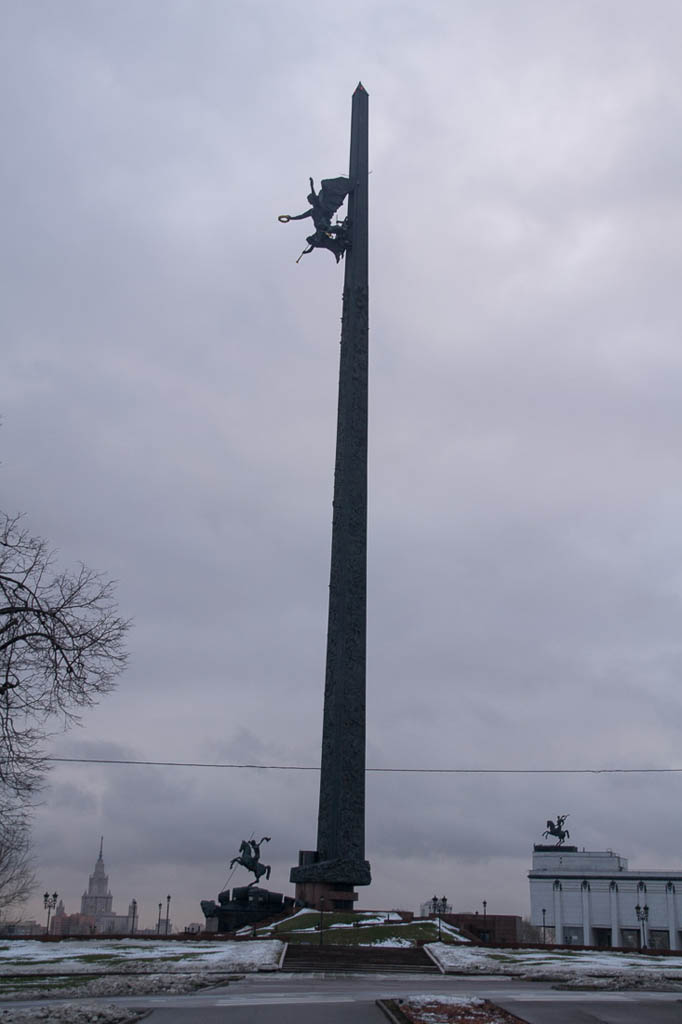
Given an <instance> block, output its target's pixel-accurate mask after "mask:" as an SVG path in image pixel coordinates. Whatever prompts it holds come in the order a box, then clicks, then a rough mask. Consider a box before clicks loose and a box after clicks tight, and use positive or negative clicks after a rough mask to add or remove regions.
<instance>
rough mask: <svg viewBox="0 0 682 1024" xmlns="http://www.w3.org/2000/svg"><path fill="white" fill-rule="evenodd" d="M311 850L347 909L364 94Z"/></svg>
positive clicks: (363, 600) (362, 611)
mask: <svg viewBox="0 0 682 1024" xmlns="http://www.w3.org/2000/svg"><path fill="white" fill-rule="evenodd" d="M348 177H349V183H350V193H349V196H348V239H349V247H348V249H347V251H346V255H345V263H346V265H345V276H344V285H343V318H342V328H341V360H340V367H339V408H338V421H337V433H336V467H335V472H334V513H333V521H332V553H331V574H330V583H329V621H328V626H327V669H326V678H325V691H324V724H323V732H322V763H321V774H320V805H319V813H318V825H317V850H302V851H301V852H300V855H299V866H298V867H295V868H292V869H291V881H292V882H295V883H296V895H297V897H298V898H299V899H302V900H304V901H305V902H306V903H308V904H309V905H311V906H317V907H319V906H320V903H321V900H324V905H325V906H326V907H327V908H328V909H331V908H332V907H333V908H337V909H349V908H352V906H353V901H354V900H356V899H357V893H355V892H354V891H353V890H354V886H356V885H369V883H370V882H371V880H372V879H371V874H370V867H369V863H368V861H366V860H365V662H366V656H365V650H366V642H365V638H366V618H367V596H366V593H367V371H368V335H369V323H368V299H369V292H368V282H367V270H368V260H367V249H368V194H367V185H368V95H367V92H366V91H365V89H364V87H363V86H362V84H359V85H358V87H357V89H356V90H355V92H354V94H353V108H352V116H351V133H350V169H349V175H348Z"/></svg>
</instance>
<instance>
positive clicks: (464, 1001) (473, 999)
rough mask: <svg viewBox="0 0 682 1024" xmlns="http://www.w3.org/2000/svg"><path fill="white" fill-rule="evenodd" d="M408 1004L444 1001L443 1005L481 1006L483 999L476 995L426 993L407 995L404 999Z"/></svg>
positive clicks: (418, 1004) (415, 1004) (416, 1004)
mask: <svg viewBox="0 0 682 1024" xmlns="http://www.w3.org/2000/svg"><path fill="white" fill-rule="evenodd" d="M404 1002H405V1003H407V1005H408V1006H425V1005H426V1004H427V1003H444V1004H445V1006H482V1005H483V1000H482V999H480V998H479V997H478V996H444V995H443V994H442V992H439V993H438V994H430V993H428V992H427V993H426V994H424V995H421V996H407V998H406V999H405V1000H404Z"/></svg>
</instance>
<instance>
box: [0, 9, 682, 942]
mask: <svg viewBox="0 0 682 1024" xmlns="http://www.w3.org/2000/svg"><path fill="white" fill-rule="evenodd" d="M681 20H682V16H681V15H680V12H679V9H678V6H677V5H676V4H673V3H671V2H667V0H664V2H660V3H659V4H657V6H656V12H655V16H654V14H652V13H651V12H648V11H646V10H645V9H643V8H642V7H641V6H640V5H638V4H632V3H624V2H622V0H620V2H618V3H616V2H615V0H613V2H611V0H600V2H599V3H593V2H592V3H589V4H588V3H575V4H572V5H571V7H570V9H569V8H567V7H565V5H564V6H562V5H559V4H547V3H543V4H540V3H537V2H535V0H526V2H523V3H517V4H515V5H514V6H513V8H512V7H510V6H509V5H507V4H503V3H491V4H488V5H486V7H485V9H484V10H482V9H481V8H480V5H471V4H459V5H457V7H456V8H453V7H452V5H450V4H443V3H438V2H431V3H427V4H426V5H424V4H422V5H420V6H419V8H418V9H417V8H416V7H415V8H414V9H413V8H410V7H409V6H406V5H402V6H400V5H399V6H398V7H397V8H396V5H395V4H390V5H389V4H388V3H385V2H383V0H372V2H371V3H369V4H366V3H363V4H360V3H359V2H357V3H351V4H350V6H348V5H346V7H345V8H344V11H343V12H341V11H340V10H339V9H337V8H335V7H334V6H333V5H330V4H322V5H318V6H317V7H316V8H314V9H312V10H311V9H310V8H309V7H308V6H304V5H303V4H302V3H299V2H293V0H292V2H287V3H285V4H280V5H278V7H277V8H276V9H275V8H273V7H272V5H271V4H265V3H249V4H248V5H247V4H236V3H235V4H231V5H229V7H225V5H224V4H219V3H213V2H207V3H204V4H203V5H202V7H201V12H200V15H199V16H197V12H196V11H195V10H194V9H193V10H192V11H190V9H189V7H188V6H187V5H186V4H184V3H182V2H180V0H167V2H165V3H164V4H163V5H158V4H149V5H139V4H126V3H123V4H117V5H115V6H111V5H106V4H98V5H93V4H90V3H87V4H86V3H82V2H77V0H71V2H70V3H68V4H66V5H64V4H62V5H59V6H54V5H52V6H51V5H45V4H42V3H34V2H22V3H21V4H19V3H17V4H10V5H9V8H8V14H7V27H8V31H7V32H6V33H5V34H4V36H5V38H4V42H3V44H2V45H3V53H2V56H3V61H2V66H3V77H4V79H5V85H6V88H5V89H4V90H2V92H1V93H0V97H1V98H0V103H1V104H2V108H3V109H2V113H3V124H4V125H5V143H6V144H5V150H6V154H7V159H6V160H5V161H4V162H3V169H2V171H0V174H2V178H1V185H2V194H3V195H4V196H5V209H4V214H5V217H4V227H5V231H4V235H5V245H4V247H3V250H2V257H1V258H2V280H3V282H4V288H3V302H2V321H3V322H2V327H3V338H4V340H5V345H4V353H3V354H4V359H3V374H2V380H1V382H0V387H1V388H2V394H1V401H0V404H1V407H2V416H3V430H2V446H3V453H2V462H3V465H2V484H3V499H4V505H5V506H7V507H8V508H9V509H10V510H14V509H17V510H25V511H26V512H27V513H28V515H29V522H30V525H31V527H32V528H33V529H34V530H35V531H36V532H39V533H41V534H43V535H45V536H46V537H47V538H49V540H50V541H51V543H53V544H54V545H55V546H56V547H58V548H59V550H60V558H61V559H62V560H63V561H64V562H65V563H67V564H69V563H72V562H74V561H75V560H78V559H83V560H84V561H85V562H86V563H87V564H89V565H91V566H92V567H93V568H97V569H103V570H106V571H109V572H111V573H112V574H113V575H115V576H116V577H117V578H118V579H119V581H120V583H119V594H120V600H121V606H122V610H123V611H124V613H125V614H127V615H128V614H129V615H132V616H133V617H134V619H135V630H134V633H133V635H132V638H131V655H132V659H131V665H130V669H129V671H128V672H127V673H126V676H125V677H124V678H123V679H122V680H121V683H120V687H119V689H118V691H117V693H115V694H114V695H112V696H111V697H110V698H107V700H106V702H105V703H104V704H102V705H101V706H100V707H98V708H96V709H93V710H92V711H89V712H88V713H87V714H86V715H85V717H84V722H83V725H84V730H83V731H79V732H76V733H72V734H70V735H68V736H62V737H57V738H55V741H54V743H55V752H56V753H59V754H61V755H69V754H71V755H74V756H106V755H103V752H104V751H118V752H119V753H118V754H115V753H111V754H110V755H109V756H124V757H125V756H128V757H131V758H133V759H139V758H148V759H150V760H189V761H207V760H208V761H214V760H220V761H222V760H238V761H242V760H252V761H260V760H261V759H262V760H263V762H266V761H269V762H273V763H282V762H284V763H298V764H306V765H310V766H316V765H317V763H318V758H319V739H320V730H321V712H322V709H321V701H322V683H323V671H324V632H325V628H326V605H325V602H326V592H327V583H328V560H329V540H330V520H331V489H332V471H333V464H332V463H333V445H334V429H335V400H336V374H337V352H338V334H339V323H338V317H339V315H340V288H341V278H340V275H339V272H338V270H337V268H335V266H334V264H333V261H332V260H331V259H325V254H321V255H318V256H316V257H307V258H306V259H305V260H303V261H301V263H300V264H298V265H296V263H295V259H296V257H297V255H298V253H299V252H300V249H301V247H302V244H303V232H302V231H301V230H300V229H299V228H298V227H297V226H295V225H293V224H291V225H289V226H288V227H286V228H285V227H283V226H281V225H279V224H278V223H277V221H276V216H277V214H279V213H283V212H287V211H288V212H291V213H295V212H298V211H299V210H300V209H302V208H303V203H304V197H305V194H306V186H307V177H308V175H309V174H311V173H312V174H313V175H314V176H315V177H316V178H320V177H321V176H323V175H324V176H326V175H328V174H337V173H343V171H344V169H345V167H346V164H347V130H348V123H349V98H350V93H351V92H352V89H353V88H354V86H355V84H356V81H357V80H358V78H362V80H363V81H364V82H365V84H366V86H367V88H368V89H369V92H370V97H371V119H372V120H371V131H372V151H371V152H372V156H371V159H372V177H371V184H372V224H371V228H372V272H371V273H372V277H371V287H372V307H371V327H372V333H371V346H372V348H371V360H372V361H371V387H372V395H371V442H370V444H371V492H370V493H371V501H370V539H369V552H370V553H369V568H370V575H369V601H370V607H369V633H368V643H369V652H368V657H369V664H368V763H370V764H371V765H372V766H374V767H382V766H383V767H385V766H394V767H397V766H412V767H501V768H524V767H531V768H548V767H549V768H552V767H566V768H571V767H604V766H621V767H636V766H645V767H655V766H676V765H677V764H678V762H677V750H678V748H679V742H678V734H679V724H680V720H681V718H682V709H681V707H680V697H679V686H678V679H679V674H680V662H681V660H682V649H681V646H680V641H679V635H678V634H679V629H678V623H679V620H680V612H681V610H682V609H681V608H680V600H681V589H680V570H679V566H680V562H681V559H680V556H681V551H680V544H679V528H678V524H679V518H680V512H681V511H682V491H681V488H680V483H679V473H678V462H679V459H678V450H679V446H680V440H681V438H682V417H681V415H680V412H679V400H678V395H679V392H680V385H681V384H682V363H681V361H680V356H679V326H680V324H679V321H680V316H679V301H678V295H677V293H678V281H679V279H680V272H681V270H682V267H681V266H680V264H681V257H680V253H679V246H678V245H677V238H678V236H679V228H680V225H679V220H680V213H679V210H680V208H681V205H680V187H681V186H680V181H681V180H682V179H681V177H680V173H679V170H680V167H679V165H680V144H679V133H678V132H677V131H676V125H677V123H678V121H679V116H678V115H679V105H680V101H679V94H680V71H679V60H678V55H677V46H676V44H677V40H678V39H679V34H680V28H681V27H682V24H681ZM83 751H88V754H87V755H85V754H84V753H83ZM316 786H317V777H316V775H315V773H296V774H293V773H292V774H289V773H286V774H284V773H283V774H281V775H276V774H274V773H265V772H255V771H239V772H237V771H235V772H228V771H226V770H223V771H218V770H208V769H206V770H203V771H202V770H199V769H196V770H191V769H179V768H178V769H155V768H141V767H140V768H133V767H123V766H121V767H105V766H102V767H93V768H92V769H90V768H85V767H82V766H75V765H73V766H67V765H60V766H58V767H56V768H55V770H54V772H53V775H52V782H51V787H50V789H49V790H48V791H47V793H46V795H45V804H44V806H43V807H41V808H40V809H39V810H38V812H37V817H36V850H37V855H38V859H39V863H40V866H41V871H44V873H45V878H44V884H45V885H47V887H48V888H50V890H52V888H53V887H56V888H57V889H58V890H59V891H60V892H64V894H65V895H68V901H67V902H68V903H69V904H70V906H71V908H72V909H75V904H76V903H77V901H78V899H79V897H80V892H81V891H82V889H83V887H84V886H85V884H86V881H87V877H86V876H87V874H88V873H89V871H90V870H92V863H93V862H94V858H95V856H96V853H97V844H98V837H99V835H100V834H101V833H102V832H103V833H105V836H106V839H105V853H106V859H107V865H108V868H109V870H110V873H111V883H112V887H113V889H114V893H115V896H116V902H117V903H118V905H119V906H123V905H124V903H125V902H127V900H128V898H129V896H130V895H135V896H136V898H138V900H140V901H141V903H143V904H144V905H145V906H146V907H147V910H146V911H145V913H146V914H147V916H148V917H149V918H150V921H149V923H151V919H152V918H153V916H154V915H153V912H154V907H155V906H156V903H157V902H158V899H161V898H165V895H166V893H167V892H169V891H172V892H173V897H174V901H175V902H174V907H175V908H176V913H177V915H178V923H185V922H187V921H189V920H195V919H196V917H197V901H198V899H200V898H204V897H206V896H209V897H210V896H214V895H215V891H217V888H218V887H219V886H220V884H221V883H222V882H223V881H224V880H225V879H224V875H225V874H226V872H225V865H226V862H227V860H228V859H229V857H230V856H232V854H233V852H235V851H234V850H233V849H232V847H233V846H234V844H235V841H237V842H238V840H239V839H241V838H242V833H244V834H249V833H250V832H251V831H252V830H255V831H260V830H261V829H262V830H263V831H264V832H266V833H267V834H271V835H272V836H273V842H272V845H271V849H269V850H268V854H269V855H270V856H271V859H272V862H273V867H274V874H273V880H274V881H275V884H276V885H278V886H281V887H284V886H286V885H287V884H288V883H287V877H288V867H289V866H290V865H291V864H293V863H294V862H295V859H296V855H297V850H298V848H299V847H308V846H311V845H313V843H314V835H315V814H316V803H317V790H316ZM675 786H676V782H675V777H667V776H658V775H656V776H649V775H646V776H641V777H640V776H615V777H608V776H536V775H533V776H513V775H512V776H432V775H426V776H414V777H413V776H393V775H375V774H370V775H369V777H368V856H369V858H370V860H371V861H372V863H373V865H374V877H375V882H374V883H373V885H372V887H371V889H370V890H369V892H367V893H366V894H363V902H364V903H365V904H366V905H374V906H389V905H391V906H395V905H403V906H405V905H407V906H410V907H416V906H417V904H418V903H419V902H420V901H421V900H422V899H423V898H426V897H427V896H429V895H432V892H431V890H432V889H434V887H435V888H437V889H438V890H439V892H440V891H441V890H442V891H443V892H446V893H447V894H448V895H449V896H450V898H451V900H452V901H453V902H454V903H455V904H457V905H458V906H460V905H462V909H464V906H463V904H465V903H466V904H467V905H468V904H469V903H470V902H471V900H473V898H474V896H475V894H476V893H480V899H483V898H486V899H488V900H489V903H490V905H491V907H492V906H493V905H494V906H495V908H496V909H499V910H507V911H514V912H522V911H525V909H526V906H527V889H526V881H525V872H526V869H527V867H528V863H529V851H530V845H531V843H532V842H533V841H534V840H537V839H538V838H539V833H540V831H541V830H542V826H543V823H544V821H545V820H546V818H547V817H548V816H550V815H554V814H556V813H557V812H561V813H567V812H570V814H571V818H570V819H569V820H570V823H571V831H572V838H575V839H576V841H577V842H578V843H579V845H586V846H595V847H597V848H602V847H605V846H611V847H614V848H616V849H618V850H619V851H620V852H622V853H623V854H625V855H629V856H630V857H631V859H632V861H633V863H640V864H642V863H646V864H648V865H650V866H652V867H656V866H661V867H664V866H665V865H666V864H669V865H671V866H675V864H676V859H677V857H678V853H677V851H678V849H679V837H678V835H677V831H676V826H675V825H674V815H671V813H670V807H671V806H674V793H675V788H674V787H675ZM426 879H428V881H427V880H426ZM41 884H43V883H42V882H41ZM214 890H215V891H214ZM119 894H120V897H119ZM472 894H473V895H472ZM33 909H34V912H35V913H38V912H39V910H38V908H37V906H36V907H34V908H33Z"/></svg>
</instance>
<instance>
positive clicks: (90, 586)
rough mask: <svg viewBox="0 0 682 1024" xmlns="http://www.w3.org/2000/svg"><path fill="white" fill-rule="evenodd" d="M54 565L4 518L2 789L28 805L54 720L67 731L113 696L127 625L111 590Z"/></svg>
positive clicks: (80, 571) (101, 580)
mask: <svg viewBox="0 0 682 1024" xmlns="http://www.w3.org/2000/svg"><path fill="white" fill-rule="evenodd" d="M54 562H55V557H54V554H53V553H52V552H50V551H49V549H48V547H47V545H46V543H45V541H44V540H42V538H40V537H33V536H31V535H30V534H29V532H28V531H27V530H26V529H24V528H23V526H22V523H21V518H20V517H19V516H13V517H12V516H8V515H5V514H4V513H0V784H2V785H3V786H4V787H5V788H6V791H7V792H8V793H10V794H14V796H21V797H26V796H28V795H30V794H31V793H32V792H34V791H35V790H36V789H37V788H38V787H39V785H40V780H41V777H42V775H43V773H44V770H45V762H44V760H43V754H42V745H43V742H44V740H45V739H46V737H47V736H48V735H49V730H50V726H51V721H52V720H59V721H60V722H61V723H62V724H63V725H66V726H68V725H69V724H72V723H73V722H75V721H77V720H78V713H79V711H80V709H81V708H85V707H89V706H91V705H93V704H95V703H97V701H98V700H99V698H100V697H101V696H103V695H104V694H106V693H108V692H109V691H110V690H112V689H113V688H114V685H115V679H116V676H118V674H119V673H120V672H121V671H122V670H123V668H124V667H125V664H126V657H127V656H126V653H125V649H124V638H125V634H126V632H127V630H128V628H129V625H130V623H129V622H128V621H126V620H125V619H123V618H121V617H120V616H119V614H118V609H117V606H116V601H115V597H114V589H115V588H114V583H113V581H111V580H109V579H107V578H106V577H104V576H102V575H100V574H98V573H95V572H93V571H92V570H90V569H88V568H87V566H85V565H80V566H78V568H77V569H76V570H75V572H73V573H68V572H57V571H55V569H54Z"/></svg>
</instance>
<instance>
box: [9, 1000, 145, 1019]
mask: <svg viewBox="0 0 682 1024" xmlns="http://www.w3.org/2000/svg"><path fill="white" fill-rule="evenodd" d="M143 1012H146V1011H142V1010H132V1009H129V1008H127V1007H122V1006H113V1005H109V1006H106V1005H104V1004H102V1003H62V1004H61V1005H60V1006H56V1005H55V1004H53V1005H52V1006H50V1007H47V1006H43V1007H40V1008H35V1007H32V1008H31V1009H28V1010H15V1009H11V1010H0V1024H43V1022H49V1024H132V1022H133V1021H136V1020H138V1019H139V1018H140V1017H141V1016H142V1013H143Z"/></svg>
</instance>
